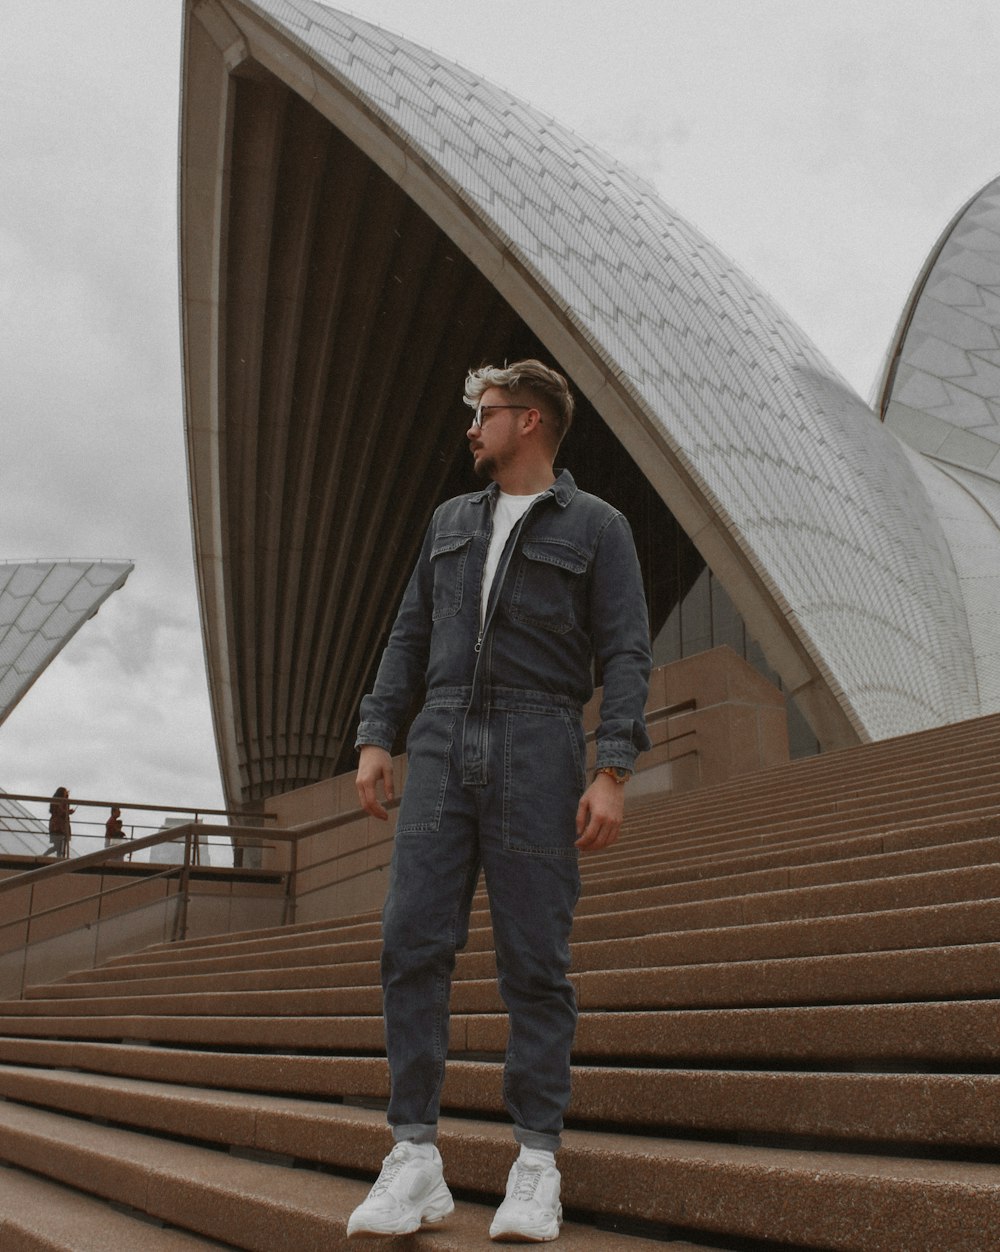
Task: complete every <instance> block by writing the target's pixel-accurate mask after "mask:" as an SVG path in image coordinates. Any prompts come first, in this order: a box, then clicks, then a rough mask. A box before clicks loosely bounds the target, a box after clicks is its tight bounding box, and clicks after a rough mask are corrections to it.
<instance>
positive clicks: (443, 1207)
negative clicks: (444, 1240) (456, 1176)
mask: <svg viewBox="0 0 1000 1252" xmlns="http://www.w3.org/2000/svg"><path fill="white" fill-rule="evenodd" d="M454 1211H455V1201H454V1200H453V1199H452V1198H451V1195H450V1194H449V1195H448V1198H447V1200H443V1199H442V1200H439V1201H438V1202H437V1203H436V1204H432V1205H430V1206H429V1207H428V1208H427V1209H425V1210H424V1212H423V1213H422V1214H421V1215H420V1220H419V1221H418V1222H417V1223H416V1224H415V1225H414V1224H408V1225H406V1226H402V1227H400V1226H397V1227H394V1228H393V1229H391V1230H390V1229H385V1228H383V1229H382V1230H378V1229H377V1228H375V1227H374V1226H357V1227H356V1228H355V1229H354V1230H349V1231H348V1232H347V1237H348V1239H354V1238H356V1237H359V1236H361V1235H367V1236H368V1237H369V1238H382V1239H391V1238H393V1237H394V1236H396V1235H415V1234H416V1233H417V1231H418V1230H420V1229H421V1227H423V1226H436V1225H438V1223H440V1222H443V1221H444V1219H445V1218H446V1217H448V1216H449V1214H451V1213H454Z"/></svg>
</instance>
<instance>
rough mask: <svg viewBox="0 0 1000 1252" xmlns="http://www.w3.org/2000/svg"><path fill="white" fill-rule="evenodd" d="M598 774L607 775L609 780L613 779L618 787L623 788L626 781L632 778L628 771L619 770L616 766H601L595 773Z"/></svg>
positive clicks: (630, 772)
mask: <svg viewBox="0 0 1000 1252" xmlns="http://www.w3.org/2000/svg"><path fill="white" fill-rule="evenodd" d="M597 773H598V774H607V776H608V777H609V778H613V779H614V780H615V782H616V783H617V784H618V786H619V787H624V786H625V784H626V783H627V782H628V780H629V779H630V778H631V777H632V771H631V770H630V769H619V768H618V766H617V765H602V766H601V768H600V769H599V770H598V771H597Z"/></svg>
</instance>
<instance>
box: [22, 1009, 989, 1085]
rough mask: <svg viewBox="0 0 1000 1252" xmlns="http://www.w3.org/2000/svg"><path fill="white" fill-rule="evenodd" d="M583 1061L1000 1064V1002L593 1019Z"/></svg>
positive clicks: (131, 1027) (455, 1024)
mask: <svg viewBox="0 0 1000 1252" xmlns="http://www.w3.org/2000/svg"><path fill="white" fill-rule="evenodd" d="M0 1034H4V1035H11V1036H15V1037H19V1038H42V1039H44V1038H64V1039H81V1040H84V1039H104V1040H126V1041H150V1042H153V1041H155V1042H157V1043H169V1044H186V1045H189V1046H206V1045H207V1046H210V1047H223V1048H225V1047H230V1048H232V1047H237V1048H255V1047H256V1048H269V1049H274V1050H285V1049H288V1048H292V1049H306V1050H308V1051H328V1052H333V1053H337V1052H339V1053H348V1054H357V1053H362V1054H363V1053H376V1054H377V1053H381V1054H384V1050H385V1049H384V1038H383V1033H382V1019H381V1018H380V1017H374V1016H372V1017H259V1016H257V1017H219V1018H211V1017H158V1016H155V1015H151V1014H150V1015H147V1014H134V1015H132V1016H129V1017H75V1016H70V1015H53V1016H50V1017H13V1016H7V1017H0ZM506 1039H507V1019H506V1017H505V1015H503V1014H499V1013H498V1014H487V1013H481V1014H474V1015H469V1014H463V1013H456V1014H454V1015H453V1016H452V1021H451V1049H450V1050H451V1053H452V1054H453V1055H456V1056H460V1055H463V1054H467V1053H472V1054H475V1055H482V1054H493V1055H501V1054H502V1053H503V1050H504V1048H505V1046H506ZM574 1056H575V1058H576V1059H577V1060H578V1061H580V1062H583V1061H588V1062H589V1061H591V1060H593V1061H596V1060H598V1059H602V1060H603V1059H604V1058H608V1057H615V1058H620V1059H621V1060H622V1061H623V1062H625V1063H631V1064H652V1063H656V1064H661V1063H668V1062H669V1063H698V1064H701V1063H706V1062H713V1063H717V1062H725V1063H726V1064H727V1065H747V1064H753V1065H757V1064H763V1063H767V1064H770V1065H776V1066H778V1067H781V1066H784V1065H801V1064H807V1065H811V1066H813V1067H829V1068H836V1067H838V1066H844V1065H852V1064H859V1065H865V1066H869V1067H875V1068H886V1067H888V1066H895V1065H903V1064H905V1065H907V1066H908V1065H911V1064H914V1063H921V1064H925V1065H929V1066H931V1067H932V1068H954V1067H956V1066H962V1067H968V1066H969V1065H995V1063H996V1062H997V1060H998V1059H1000V1001H998V1000H970V1001H941V1002H934V1003H906V1004H861V1005H813V1006H801V1007H794V1008H745V1009H696V1010H685V1009H678V1010H662V1011H648V1012H619V1013H607V1012H592V1013H590V1012H585V1013H582V1014H581V1016H580V1021H579V1024H578V1027H577V1034H576V1042H575V1045H574Z"/></svg>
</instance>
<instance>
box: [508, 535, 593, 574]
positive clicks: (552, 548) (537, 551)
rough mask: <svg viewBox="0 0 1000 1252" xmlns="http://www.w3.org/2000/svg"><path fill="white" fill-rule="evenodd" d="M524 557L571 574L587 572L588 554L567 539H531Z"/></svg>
mask: <svg viewBox="0 0 1000 1252" xmlns="http://www.w3.org/2000/svg"><path fill="white" fill-rule="evenodd" d="M523 551H524V555H525V556H526V557H527V558H528V560H529V561H544V562H545V564H546V565H557V566H558V567H559V568H560V569H564V570H569V572H570V573H571V574H584V573H586V571H587V564H588V562H587V554H586V553H585V552H581V551H580V549H579V548H577V547H575V546H574V545H573V544H571V543H567V542H566V540H565V539H529V540H528V541H527V542H526V543H525V545H524V549H523Z"/></svg>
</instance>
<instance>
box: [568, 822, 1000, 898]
mask: <svg viewBox="0 0 1000 1252" xmlns="http://www.w3.org/2000/svg"><path fill="white" fill-rule="evenodd" d="M998 828H1000V812H990V813H988V814H985V815H982V814H980V815H979V816H973V817H961V818H954V819H949V820H948V821H933V822H924V821H921V822H916V823H912V824H910V825H907V826H899V827H893V829H892V830H878V831H867V832H862V833H854V832H847V833H844V832H835V833H833V834H829V833H827V834H815V833H809V832H805V833H802V832H798V831H796V832H795V833H794V834H792V835H790V836H788V837H783V838H781V839H772V838H771V837H769V836H767V837H765V836H762V835H761V834H760V832H759V830H758V831H757V832H753V831H751V832H749V833H747V834H744V835H740V836H739V837H736V838H733V839H732V840H726V841H720V842H718V843H716V844H713V845H712V846H706V845H705V844H704V843H695V844H692V846H690V847H683V848H682V847H680V846H679V845H678V841H677V840H676V839H675V838H673V837H664V835H663V834H662V833H661V835H660V836H659V839H658V843H655V844H653V845H652V846H651V847H649V848H646V846H645V845H644V846H643V849H642V850H641V851H640V852H638V853H636V852H634V851H633V850H632V844H631V842H630V841H629V840H628V839H626V838H625V836H623V838H622V840H621V841H620V843H619V844H616V845H614V846H613V847H612V848H611V849H609V850H608V852H607V853H602V854H601V855H599V856H595V857H592V858H587V857H585V858H583V861H582V864H583V866H584V868H585V869H586V870H587V872H586V873H585V874H584V881H585V885H586V889H587V890H588V891H589V890H592V889H593V888H594V886H595V883H596V881H598V880H600V879H603V878H607V879H609V880H611V881H614V880H615V879H617V878H621V879H623V880H624V879H626V878H630V877H632V876H634V875H636V874H641V873H648V872H649V871H650V870H655V871H659V872H663V873H665V874H666V875H677V874H683V873H690V872H691V870H692V869H693V868H695V867H697V866H699V865H710V864H715V863H719V864H722V865H737V864H739V863H740V861H742V860H747V859H750V858H753V859H756V860H757V862H758V863H759V864H762V865H763V864H767V863H769V862H778V863H782V864H805V863H807V862H808V861H810V860H816V861H822V860H825V859H837V858H841V857H847V856H851V855H858V856H866V855H870V854H871V853H873V852H898V851H904V850H907V849H916V848H931V847H935V846H941V847H946V846H947V845H949V844H952V843H964V842H968V841H971V840H977V839H982V838H989V837H991V836H996V834H997V830H998Z"/></svg>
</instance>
